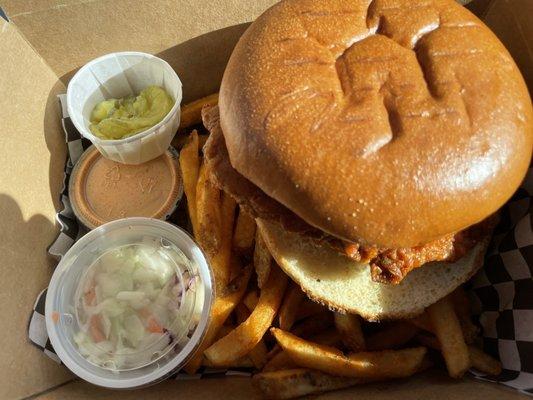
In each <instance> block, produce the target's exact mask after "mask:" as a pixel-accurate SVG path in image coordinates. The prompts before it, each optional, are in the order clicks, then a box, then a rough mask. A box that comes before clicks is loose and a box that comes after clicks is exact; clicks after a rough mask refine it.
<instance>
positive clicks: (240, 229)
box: [233, 209, 256, 253]
mask: <svg viewBox="0 0 533 400" xmlns="http://www.w3.org/2000/svg"><path fill="white" fill-rule="evenodd" d="M255 231H256V225H255V220H254V219H253V218H252V216H251V215H250V214H248V213H247V212H246V211H243V210H242V209H241V210H240V211H239V215H238V217H237V223H236V225H235V232H234V234H233V248H234V249H235V250H236V251H238V252H240V253H247V252H249V251H251V250H252V247H253V245H254V240H255Z"/></svg>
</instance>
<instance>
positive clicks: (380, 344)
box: [366, 321, 420, 350]
mask: <svg viewBox="0 0 533 400" xmlns="http://www.w3.org/2000/svg"><path fill="white" fill-rule="evenodd" d="M419 330H420V329H419V328H418V327H417V326H415V325H413V324H410V323H409V322H406V321H400V322H395V323H393V324H391V325H389V326H388V327H386V328H385V329H383V330H381V331H379V332H377V333H375V334H373V335H372V336H370V337H369V338H368V340H367V341H366V345H367V348H368V350H385V349H397V348H399V347H401V346H403V345H405V344H406V343H407V342H408V341H409V340H411V339H412V338H414V337H415V335H416V334H417V333H418V332H419Z"/></svg>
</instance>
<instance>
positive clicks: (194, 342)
mask: <svg viewBox="0 0 533 400" xmlns="http://www.w3.org/2000/svg"><path fill="white" fill-rule="evenodd" d="M135 225H137V226H142V225H152V226H153V227H158V228H162V230H163V229H166V230H168V229H170V230H172V231H174V233H176V234H177V235H178V236H180V238H181V239H183V240H184V241H185V242H186V243H187V246H188V247H189V249H190V250H193V251H194V252H195V253H196V254H198V255H200V260H197V261H199V262H198V270H199V272H200V275H201V277H202V281H203V284H204V285H205V290H204V293H205V295H204V308H203V310H202V315H201V318H200V321H199V323H198V325H197V326H196V329H195V331H194V333H193V335H192V337H191V338H190V340H189V342H188V343H187V344H186V345H185V346H184V347H183V348H182V350H181V351H180V352H179V353H177V354H176V355H175V356H174V357H173V358H172V359H170V360H169V361H168V362H167V363H166V364H165V365H163V366H162V367H160V368H158V369H156V370H154V371H151V372H148V373H147V374H142V375H140V376H134V377H131V378H124V379H117V378H116V375H114V374H115V373H114V372H113V371H110V370H106V369H104V368H102V369H101V371H102V372H103V371H107V372H104V373H105V374H107V373H109V375H110V376H111V375H114V376H115V378H114V379H113V378H106V377H101V376H98V375H96V374H94V373H92V372H91V371H89V369H86V368H84V367H83V366H82V365H81V364H80V363H78V362H77V361H76V360H75V359H74V358H73V357H71V355H70V354H69V352H68V351H67V350H66V346H67V344H65V343H63V340H62V338H61V336H60V335H59V334H58V330H59V329H60V328H58V324H56V323H54V321H53V319H52V314H53V313H54V312H55V311H56V309H55V306H56V301H55V299H54V298H55V297H56V296H57V292H58V290H60V289H61V287H62V285H63V282H62V280H63V279H62V278H63V271H62V270H63V269H64V268H62V265H61V263H62V262H63V260H65V259H68V255H69V253H79V251H80V249H82V248H83V247H85V245H86V244H87V243H89V242H91V241H92V240H94V239H96V238H97V237H99V236H101V235H105V234H106V232H108V231H111V230H113V229H117V228H123V227H124V226H135ZM182 250H185V249H183V248H182ZM87 267H88V265H87ZM213 298H214V285H213V274H212V272H211V269H210V267H209V264H208V262H207V259H206V257H205V255H204V253H203V251H202V250H201V248H200V247H199V246H198V245H197V244H196V243H195V242H194V240H193V239H192V237H191V236H190V235H189V234H188V233H187V232H185V231H184V230H182V229H181V228H179V227H177V226H175V225H172V224H170V223H168V222H165V221H161V220H158V219H154V218H145V217H132V218H123V219H119V220H115V221H112V222H108V223H106V224H104V225H101V226H100V227H98V228H96V229H93V230H92V231H90V232H89V233H87V234H86V235H85V236H83V237H82V238H81V239H80V240H78V241H77V242H76V243H74V245H73V246H72V247H71V248H70V249H69V250H68V252H67V254H65V256H64V257H63V258H62V260H61V261H60V262H59V264H58V265H57V267H56V269H55V271H54V274H53V275H52V279H51V281H50V285H49V286H48V292H47V294H46V304H45V321H46V330H47V332H48V337H49V339H50V342H51V344H52V346H53V347H54V350H55V352H56V354H57V355H58V357H59V358H60V360H61V361H62V362H63V363H64V364H65V366H66V367H67V368H68V369H69V370H70V371H72V372H73V373H74V374H76V375H77V376H79V377H80V378H82V379H84V380H85V381H87V382H90V383H92V384H95V385H97V386H102V387H106V388H112V389H133V388H140V387H144V386H148V385H151V384H155V383H157V382H159V381H161V380H162V379H164V378H165V377H167V376H169V374H171V373H173V372H174V371H175V370H176V368H177V367H179V366H180V365H183V364H184V363H185V362H186V361H187V360H188V359H189V358H190V357H191V356H192V355H193V354H194V351H195V350H196V349H197V347H198V346H199V344H200V343H201V341H202V339H203V337H204V335H205V332H206V330H207V325H208V322H209V318H210V312H211V306H212V301H213ZM80 357H82V356H81V355H80ZM82 358H83V357H82ZM139 371H140V370H139ZM119 374H120V373H119Z"/></svg>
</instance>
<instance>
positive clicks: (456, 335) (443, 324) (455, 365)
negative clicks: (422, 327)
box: [427, 296, 470, 378]
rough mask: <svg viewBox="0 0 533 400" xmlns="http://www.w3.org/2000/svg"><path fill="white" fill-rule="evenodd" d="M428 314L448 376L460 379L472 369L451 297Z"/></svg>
mask: <svg viewBox="0 0 533 400" xmlns="http://www.w3.org/2000/svg"><path fill="white" fill-rule="evenodd" d="M427 313H428V315H429V319H430V321H431V325H432V327H433V329H434V330H435V336H437V339H438V340H439V343H440V347H441V351H442V356H443V357H444V361H445V362H446V367H447V368H448V374H450V376H451V377H452V378H460V377H461V376H463V374H464V373H465V372H466V371H467V370H468V368H469V367H470V358H469V356H468V348H467V346H466V343H465V339H464V337H463V332H462V331H461V325H460V324H459V320H458V319H457V315H455V311H454V310H453V304H452V301H451V299H450V297H449V296H448V297H445V298H443V299H441V300H439V301H438V302H436V303H435V304H433V305H432V306H430V307H429V308H428V309H427Z"/></svg>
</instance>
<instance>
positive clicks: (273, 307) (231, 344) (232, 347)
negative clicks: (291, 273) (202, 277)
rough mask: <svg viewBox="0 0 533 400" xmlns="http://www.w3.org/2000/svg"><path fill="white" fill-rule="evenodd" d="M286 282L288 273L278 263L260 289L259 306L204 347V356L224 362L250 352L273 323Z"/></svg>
mask: <svg viewBox="0 0 533 400" xmlns="http://www.w3.org/2000/svg"><path fill="white" fill-rule="evenodd" d="M286 286H287V276H286V275H285V274H284V273H283V272H282V271H281V270H280V269H279V268H278V267H276V268H273V270H272V272H271V274H270V277H269V278H268V281H267V283H266V284H265V285H264V287H263V289H262V290H261V296H260V297H259V302H258V303H257V307H255V309H254V310H253V311H252V313H251V314H250V316H249V317H248V319H246V321H244V322H243V323H242V324H240V325H239V326H238V327H237V328H235V329H234V330H233V331H232V332H230V333H229V334H228V335H226V336H224V337H223V338H222V339H220V340H218V341H217V342H215V343H214V344H212V345H211V346H210V347H209V348H208V349H207V350H206V351H205V353H204V354H205V356H206V357H207V358H208V359H209V360H210V361H211V362H212V363H213V364H214V365H225V364H228V363H230V362H232V361H233V360H236V359H238V358H240V357H242V356H243V355H245V354H248V353H249V352H250V351H251V350H252V349H253V348H254V347H255V346H256V345H257V343H259V342H260V340H261V339H262V337H263V335H264V334H265V332H266V331H267V330H268V328H269V327H270V325H271V324H272V321H273V320H274V317H275V315H276V313H277V311H278V308H279V306H280V304H281V299H282V298H283V293H284V292H285V287H286Z"/></svg>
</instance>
